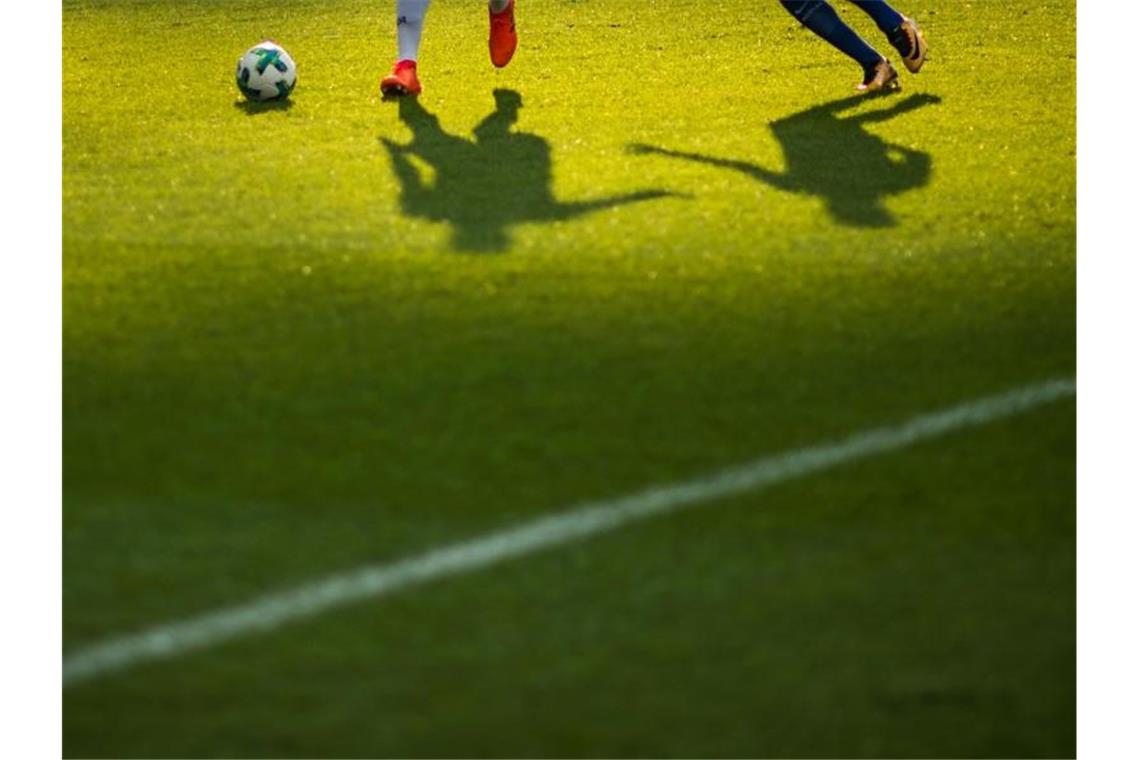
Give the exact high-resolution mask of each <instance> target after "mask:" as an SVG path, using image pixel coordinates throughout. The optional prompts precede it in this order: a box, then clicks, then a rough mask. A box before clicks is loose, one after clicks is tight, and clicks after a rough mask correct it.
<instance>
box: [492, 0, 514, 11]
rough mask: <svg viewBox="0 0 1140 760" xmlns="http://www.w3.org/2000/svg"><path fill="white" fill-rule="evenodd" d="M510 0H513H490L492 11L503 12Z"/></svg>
mask: <svg viewBox="0 0 1140 760" xmlns="http://www.w3.org/2000/svg"><path fill="white" fill-rule="evenodd" d="M510 2H511V0H490V3H491V12H492V13H502V12H503V11H505V10H506V9H507V4H508V3H510Z"/></svg>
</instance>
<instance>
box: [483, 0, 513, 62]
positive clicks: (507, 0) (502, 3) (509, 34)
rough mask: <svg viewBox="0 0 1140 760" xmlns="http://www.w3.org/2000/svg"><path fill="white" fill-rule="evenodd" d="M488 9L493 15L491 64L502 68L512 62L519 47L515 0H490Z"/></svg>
mask: <svg viewBox="0 0 1140 760" xmlns="http://www.w3.org/2000/svg"><path fill="white" fill-rule="evenodd" d="M487 9H488V11H489V12H490V15H491V36H490V40H489V41H488V47H489V48H490V51H491V63H493V64H495V66H497V67H498V68H502V67H503V66H506V65H507V64H508V63H510V62H511V58H513V57H514V55H515V49H516V48H517V47H518V46H519V38H518V34H517V33H516V32H515V0H488V2H487Z"/></svg>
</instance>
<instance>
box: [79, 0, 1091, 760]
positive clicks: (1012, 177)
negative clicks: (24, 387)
mask: <svg viewBox="0 0 1140 760" xmlns="http://www.w3.org/2000/svg"><path fill="white" fill-rule="evenodd" d="M391 5H392V4H391V3H390V2H387V1H386V0H374V1H371V2H363V1H362V0H319V1H318V0H312V1H309V0H286V1H285V2H281V3H276V4H266V3H254V2H248V1H247V0H235V1H233V2H222V1H221V0H217V1H216V2H211V1H207V0H195V1H193V2H191V1H184V2H180V1H178V0H169V1H167V2H157V1H155V0H118V1H112V0H92V1H84V2H79V1H75V0H64V14H63V18H64V50H63V55H64V81H63V102H64V130H63V169H64V218H63V234H64V283H63V289H64V308H65V314H64V318H65V327H64V351H65V356H64V366H63V372H64V382H65V391H64V422H65V430H64V463H65V475H64V500H65V503H64V526H65V530H64V536H63V540H64V556H65V560H64V588H63V598H64V642H65V654H68V653H72V652H75V651H79V650H81V649H83V648H84V647H86V646H89V645H91V644H95V643H98V642H101V641H106V640H110V639H114V638H115V637H117V636H120V635H123V634H128V633H132V632H134V631H137V630H139V629H143V628H146V627H147V626H150V625H153V624H157V623H162V622H166V621H171V620H179V619H182V618H185V617H188V616H192V615H195V614H199V613H202V612H207V611H210V610H214V609H216V608H218V607H220V606H224V605H228V604H233V603H239V602H242V601H244V600H246V599H249V598H251V597H254V596H257V595H259V594H262V593H265V592H270V591H275V590H278V589H283V588H289V587H291V586H294V585H296V584H299V583H304V582H307V581H309V580H311V579H313V578H318V577H322V576H325V575H328V574H331V573H337V572H342V571H347V570H351V569H353V568H356V567H358V566H360V565H362V564H366V563H374V562H385V561H389V560H394V559H399V558H402V557H407V556H414V555H417V554H419V553H421V552H423V551H426V550H429V549H431V548H433V547H436V546H439V545H441V544H444V543H447V542H450V541H456V540H462V539H466V538H468V537H472V536H477V535H480V534H482V533H485V532H486V531H489V530H493V529H497V528H500V527H503V526H510V525H514V524H517V523H520V522H523V521H525V520H528V519H531V518H534V517H536V516H539V515H543V514H548V513H550V512H552V511H555V510H558V509H562V508H565V507H567V506H571V505H574V504H577V503H580V502H583V501H586V500H591V499H606V498H611V497H615V496H620V495H623V494H626V493H629V492H632V491H636V490H638V489H641V488H643V487H646V486H649V485H652V484H658V483H672V482H677V481H683V480H685V479H687V478H691V477H694V476H698V475H701V474H704V473H707V472H710V471H715V470H718V469H720V468H723V467H726V466H729V465H733V464H736V463H739V462H744V461H748V460H751V459H753V458H755V457H758V456H762V455H766V454H777V453H780V452H784V451H787V450H789V449H793V448H796V447H800V446H806V445H811V444H814V443H816V442H820V441H827V440H832V439H835V438H837V437H842V436H844V435H847V434H849V433H851V432H855V431H859V430H863V429H866V428H871V427H876V426H880V425H884V424H889V423H892V422H898V421H902V420H906V419H908V418H910V417H912V416H913V415H916V414H919V413H922V412H925V411H928V410H931V409H937V408H941V407H944V406H947V405H951V404H955V403H959V402H963V401H968V400H970V399H974V398H977V397H980V396H985V395H988V394H992V393H995V392H1000V391H1004V390H1008V389H1011V388H1018V387H1023V386H1026V385H1029V384H1033V383H1037V382H1040V381H1043V380H1048V379H1050V378H1071V377H1073V376H1074V374H1075V370H1076V337H1075V327H1076V325H1075V322H1076V309H1075V301H1076V297H1075V280H1076V257H1075V216H1076V213H1075V197H1076V181H1075V161H1076V159H1075V144H1076V143H1075V129H1076V125H1075V107H1076V103H1075V67H1076V60H1075V47H1076V43H1075V3H1074V2H1072V0H1042V2H1037V3H1033V4H1029V5H1026V4H1023V3H1003V2H965V1H962V0H942V1H940V2H934V1H933V0H921V2H912V0H907V2H906V3H905V4H903V5H902V6H901V10H904V11H906V12H907V13H909V14H911V15H913V16H915V17H916V18H917V19H918V20H919V22H920V23H921V24H922V25H923V27H924V29H925V30H926V32H927V34H928V37H929V39H930V41H931V46H932V59H931V61H930V63H929V64H928V66H927V68H926V69H925V70H924V71H923V73H922V74H921V75H920V76H918V77H910V76H908V75H907V74H905V73H904V74H903V77H904V86H905V89H904V91H903V92H902V93H901V94H897V95H892V96H889V97H883V98H874V99H862V100H860V99H851V98H850V97H849V95H850V90H849V89H848V88H849V86H850V84H851V83H852V82H853V81H854V80H855V79H856V78H857V74H858V72H857V71H855V70H853V68H852V66H851V65H850V64H849V63H848V62H847V61H846V60H845V59H843V58H842V57H841V56H839V55H838V54H837V53H835V52H834V51H832V50H831V49H830V48H827V47H825V46H824V45H823V44H822V43H820V42H819V41H818V40H816V39H815V38H814V37H812V36H811V35H810V33H808V32H807V31H805V30H803V29H801V28H799V27H798V26H797V24H796V23H795V22H794V21H793V19H792V18H791V17H790V16H788V15H787V14H786V13H785V12H784V11H783V10H782V9H781V8H780V7H779V6H778V4H777V3H776V2H774V0H709V1H708V2H702V3H698V4H695V3H693V2H691V1H690V0H657V1H656V2H645V0H542V1H541V2H539V1H537V0H532V1H527V0H522V2H521V3H520V10H519V23H520V35H521V38H522V44H521V47H520V52H519V54H518V56H517V58H516V60H515V62H513V63H512V64H511V66H510V67H508V68H507V69H504V70H502V71H496V70H494V69H492V67H491V66H490V64H489V62H488V61H487V54H486V41H485V34H486V30H485V25H486V20H485V10H484V8H483V6H482V4H481V3H480V2H478V0H437V1H436V3H435V4H434V6H433V7H432V9H431V11H430V13H429V16H428V21H427V34H426V36H425V42H424V49H423V52H422V56H421V64H420V72H421V77H422V79H423V81H424V84H425V88H426V90H425V93H424V95H423V96H422V97H421V98H420V100H419V101H418V103H408V102H405V103H403V104H397V103H385V102H381V101H380V99H379V97H378V92H377V86H376V85H377V82H378V80H379V77H380V75H381V74H382V73H384V72H385V70H386V69H387V67H388V66H389V65H390V63H391V59H392V52H393V46H394V43H393V39H392V37H393V33H392V7H391ZM839 6H840V7H841V10H842V12H843V14H844V15H845V17H846V18H848V19H849V20H850V21H852V23H853V24H856V25H857V27H858V28H859V29H860V30H861V31H863V32H864V33H866V35H867V37H868V39H870V40H873V41H874V42H875V44H877V45H878V44H879V43H880V42H881V40H880V38H879V36H878V34H877V33H876V32H875V30H874V27H873V25H872V24H871V23H870V21H869V19H866V18H865V17H863V16H862V14H860V13H859V12H858V11H857V10H855V9H853V8H851V7H850V6H848V5H845V4H842V3H840V4H839ZM266 37H271V38H274V39H276V40H278V41H279V42H280V43H281V44H283V45H284V46H285V47H286V48H287V49H288V50H289V51H290V52H291V53H292V54H293V56H294V58H295V59H296V60H297V62H298V67H299V71H300V76H299V82H298V86H297V90H296V91H295V93H294V97H293V100H292V104H291V105H290V106H289V107H287V108H262V109H258V108H250V107H248V106H246V105H245V104H243V103H241V102H239V101H238V97H239V96H238V92H237V89H236V88H235V87H234V83H233V65H234V62H235V61H236V59H237V57H238V55H240V54H241V53H242V52H243V51H244V50H245V49H246V48H248V47H249V46H250V45H251V44H253V43H255V42H257V41H258V40H260V39H263V38H266ZM882 48H883V49H886V46H885V45H882ZM496 91H497V92H496ZM520 106H521V107H520ZM1074 411H1075V410H1074V404H1073V402H1072V401H1071V400H1070V401H1063V402H1060V403H1056V404H1052V405H1048V406H1044V407H1041V408H1039V409H1035V410H1033V411H1030V412H1028V413H1026V414H1024V415H1021V416H1018V417H1015V418H1010V419H1007V420H1004V421H1001V422H997V423H995V424H992V425H988V426H983V427H979V428H976V429H972V430H968V431H963V432H960V433H957V434H954V435H950V436H947V437H945V438H942V439H940V440H937V441H930V442H926V443H922V444H920V445H917V446H914V447H912V448H908V449H905V450H903V451H899V452H896V453H892V454H887V455H883V456H880V457H877V458H874V459H869V460H866V461H863V462H859V463H855V464H851V465H848V466H842V467H838V468H835V469H832V470H829V471H827V472H822V473H818V474H816V475H812V476H810V477H805V478H802V479H799V480H795V481H790V482H787V483H784V484H780V485H778V486H776V487H774V488H772V489H769V490H766V491H763V492H758V493H755V494H743V495H738V496H735V497H732V498H729V499H723V500H720V501H717V502H715V503H710V504H707V505H705V506H704V507H703V508H701V509H696V510H690V511H686V512H682V513H678V514H675V515H670V516H667V517H663V518H660V519H657V520H652V521H647V522H644V523H640V524H638V525H634V526H631V527H627V528H625V529H623V530H620V531H615V532H612V533H609V534H607V535H605V536H602V537H600V538H596V539H593V540H590V541H585V542H580V543H577V544H574V545H572V546H568V547H564V548H560V549H557V550H553V551H550V552H547V553H543V554H539V555H536V556H532V557H527V558H522V559H519V560H516V561H513V562H508V563H504V564H501V565H498V566H496V567H493V568H488V569H486V570H483V571H480V572H476V573H472V574H468V575H464V576H461V577H456V578H452V579H449V580H445V581H441V582H438V583H433V584H430V585H424V586H420V587H417V588H414V589H410V590H408V591H407V592H405V593H399V594H395V595H392V596H388V597H385V598H382V599H377V600H373V601H369V602H365V603H361V604H357V605H353V606H349V607H346V608H343V609H340V610H337V611H334V612H331V613H329V614H326V615H323V616H320V617H318V618H315V619H313V620H311V621H308V622H302V623H298V624H295V625H290V626H285V627H282V628H280V629H278V630H274V631H270V632H266V633H260V634H257V635H252V636H249V637H245V638H242V639H240V640H236V641H232V642H229V643H226V644H224V645H222V646H218V647H214V648H209V649H205V650H200V651H197V652H194V653H189V654H187V655H185V656H181V657H173V658H171V659H168V660H166V661H163V662H157V663H147V664H141V665H139V666H138V667H136V668H132V669H128V670H125V671H122V672H117V673H110V674H107V675H105V676H104V677H101V678H96V679H91V680H89V681H86V682H83V683H77V684H74V685H69V686H67V687H66V688H65V690H64V721H63V734H64V749H65V753H66V754H67V755H68V756H131V757H136V756H137V757H143V756H146V757H171V756H318V757H319V756H334V757H335V756H439V755H471V756H484V755H514V756H552V755H553V756H612V755H634V756H650V755H659V756H757V755H781V756H865V755H868V756H870V755H873V756H899V755H914V756H958V757H972V756H1024V757H1038V756H1069V755H1073V754H1075V751H1076V737H1075V734H1076V728H1075V702H1076V684H1075V665H1076V656H1075V638H1076V625H1075V580H1076V579H1075V573H1076V571H1075V543H1074V535H1075V520H1076V517H1075V504H1074V501H1075V480H1076V475H1075V432H1074V429H1075V413H1074Z"/></svg>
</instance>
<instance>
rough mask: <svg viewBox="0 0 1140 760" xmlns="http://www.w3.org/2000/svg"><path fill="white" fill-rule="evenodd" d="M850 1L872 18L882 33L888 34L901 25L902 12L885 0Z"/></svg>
mask: <svg viewBox="0 0 1140 760" xmlns="http://www.w3.org/2000/svg"><path fill="white" fill-rule="evenodd" d="M851 2H853V3H855V5H858V6H859V10H861V11H863V12H864V13H866V14H867V15H868V16H870V17H871V18H872V19H874V21H875V24H876V25H877V26H878V27H879V31H881V32H882V33H883V34H890V33H891V32H893V31H894V30H896V29H898V28H899V26H901V25H902V22H903V17H902V14H901V13H899V12H898V11H896V10H895V9H894V8H892V7H891V6H889V5H887V0H851Z"/></svg>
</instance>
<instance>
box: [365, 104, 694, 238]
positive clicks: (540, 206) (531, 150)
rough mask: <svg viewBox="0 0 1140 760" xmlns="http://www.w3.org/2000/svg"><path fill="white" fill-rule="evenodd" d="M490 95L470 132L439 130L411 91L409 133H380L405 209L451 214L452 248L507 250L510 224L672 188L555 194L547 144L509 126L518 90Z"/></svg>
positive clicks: (570, 214)
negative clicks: (402, 137)
mask: <svg viewBox="0 0 1140 760" xmlns="http://www.w3.org/2000/svg"><path fill="white" fill-rule="evenodd" d="M494 96H495V110H494V112H493V113H491V114H490V115H489V116H487V117H486V118H485V119H483V121H482V122H481V123H480V124H479V125H478V126H477V127H475V130H474V132H473V136H474V139H473V140H469V139H467V138H464V137H459V136H457V135H451V134H448V133H447V132H445V131H443V129H442V128H441V127H440V124H439V118H438V117H437V116H435V115H434V114H431V113H429V112H428V111H427V110H426V109H424V107H423V106H422V105H421V104H420V102H419V101H418V100H417V99H416V98H402V99H400V101H399V102H400V119H401V120H402V121H403V122H404V123H405V124H406V125H407V126H408V127H409V128H410V129H411V130H412V133H413V137H412V141H411V142H410V143H409V144H407V145H401V144H399V143H396V142H393V141H392V140H389V139H387V138H384V137H381V138H380V142H381V143H383V145H384V147H385V148H386V149H387V151H388V155H389V157H390V158H391V161H392V168H393V170H394V171H395V173H396V176H397V178H398V179H399V180H400V185H401V190H402V192H401V198H400V202H401V206H402V209H403V212H404V213H405V214H407V215H408V216H412V217H419V218H423V219H430V220H432V221H444V222H448V223H449V224H450V225H451V228H452V231H453V241H452V242H453V244H454V246H455V247H456V249H458V250H460V251H467V252H496V251H504V250H506V249H507V248H508V247H509V246H510V234H509V229H510V227H511V226H513V225H516V224H524V223H527V222H556V221H561V220H567V219H573V218H574V217H578V216H581V215H583V214H588V213H590V212H592V211H598V210H600V209H605V208H612V207H614V206H620V205H623V204H627V203H636V202H638V201H645V200H650V199H653V198H662V197H666V196H669V195H672V193H670V192H668V191H666V190H660V189H649V190H639V191H636V192H632V193H626V194H623V195H612V196H607V197H604V198H596V199H593V200H584V201H570V202H564V201H559V200H557V199H556V198H555V197H554V194H553V190H552V186H551V180H552V172H551V157H550V144H549V143H548V142H547V141H546V140H544V139H542V138H541V137H539V136H537V135H533V134H527V133H525V132H517V131H513V130H512V127H513V126H514V125H515V123H516V122H517V121H518V116H519V109H521V108H522V96H520V95H519V94H518V93H517V92H515V91H514V90H502V89H500V90H495V92H494ZM424 169H426V171H423V170H424Z"/></svg>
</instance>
